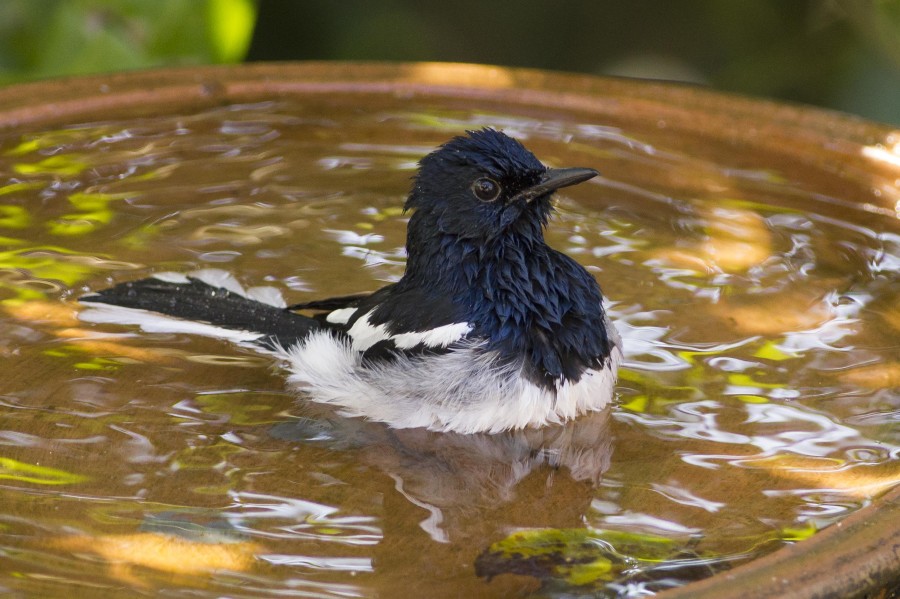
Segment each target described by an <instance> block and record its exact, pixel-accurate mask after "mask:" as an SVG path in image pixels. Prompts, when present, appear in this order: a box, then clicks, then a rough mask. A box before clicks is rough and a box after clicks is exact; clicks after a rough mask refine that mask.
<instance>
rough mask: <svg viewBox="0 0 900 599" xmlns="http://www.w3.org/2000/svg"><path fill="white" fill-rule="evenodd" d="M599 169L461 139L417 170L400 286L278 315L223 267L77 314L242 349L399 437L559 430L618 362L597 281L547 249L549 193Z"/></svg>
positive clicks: (270, 301)
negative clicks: (277, 362) (276, 360)
mask: <svg viewBox="0 0 900 599" xmlns="http://www.w3.org/2000/svg"><path fill="white" fill-rule="evenodd" d="M596 175H597V172H596V171H594V170H592V169H587V168H563V169H555V168H547V167H545V166H544V165H543V164H541V162H540V161H538V159H537V158H535V156H534V155H533V154H532V153H531V152H529V151H528V150H527V149H525V147H524V146H522V144H520V143H519V142H518V141H516V140H514V139H512V138H510V137H508V136H507V135H505V134H503V133H501V132H499V131H496V130H494V129H482V130H479V131H469V132H468V134H467V135H465V136H460V137H456V138H454V139H452V140H450V141H449V142H447V143H446V144H444V145H443V146H441V147H439V148H438V149H437V150H435V151H433V152H432V153H430V154H428V155H427V156H425V157H424V158H423V159H422V160H421V161H420V162H419V170H418V172H417V174H416V176H415V178H414V184H413V187H412V191H411V192H410V194H409V197H408V199H407V201H406V205H405V210H407V211H411V212H412V215H411V218H410V220H409V224H408V228H407V241H406V250H407V255H408V259H407V263H406V271H405V273H404V275H403V277H402V278H401V279H400V281H398V282H397V283H394V284H391V285H388V286H386V287H383V288H381V289H379V290H378V291H375V292H374V293H368V294H360V295H351V296H345V297H336V298H331V299H324V300H316V301H311V302H306V303H303V304H295V305H292V306H287V305H285V303H284V301H283V300H282V299H281V297H280V294H279V293H278V292H277V291H276V290H274V289H272V288H255V289H250V290H247V291H245V290H244V289H243V288H242V287H241V286H240V285H239V284H238V283H237V281H236V280H235V279H234V278H233V277H231V276H230V275H228V274H227V273H224V272H222V271H213V270H206V271H199V272H197V273H193V274H191V275H187V276H186V275H181V274H175V273H160V274H157V275H155V276H153V277H151V278H148V279H143V280H140V281H134V282H128V283H122V284H119V285H116V286H115V287H112V288H110V289H106V290H104V291H100V292H99V293H95V294H91V295H87V296H84V297H82V298H81V301H83V302H97V303H101V304H108V305H107V306H104V308H105V309H104V310H96V309H95V310H87V311H85V312H82V319H84V320H89V321H93V322H119V323H122V322H131V323H137V324H141V325H142V326H143V328H144V329H146V330H150V331H179V332H181V331H184V332H193V333H198V334H205V335H212V336H219V337H226V338H229V339H232V340H235V341H239V342H249V343H252V344H254V345H255V346H257V347H258V348H260V349H262V350H265V351H268V352H271V353H275V354H276V355H277V356H279V357H280V358H281V359H282V360H284V361H285V362H286V363H287V367H288V369H289V370H290V381H291V383H293V384H294V385H296V386H297V387H298V388H299V389H301V390H303V391H305V392H308V393H309V395H310V398H311V399H313V400H314V401H320V402H325V403H331V404H335V405H337V406H339V407H340V409H341V412H342V413H344V414H346V415H352V416H364V417H367V418H370V419H373V420H379V421H382V422H386V423H388V424H389V425H391V426H394V427H398V428H407V427H427V428H429V429H432V430H438V431H455V432H460V433H474V432H498V431H502V430H507V429H513V428H522V427H526V426H538V425H543V424H547V423H555V422H561V421H564V420H567V419H570V418H574V417H576V416H577V415H579V414H581V413H584V412H587V411H590V410H599V409H601V408H603V407H604V406H606V405H607V404H608V403H609V401H610V399H611V397H612V393H613V387H614V384H615V378H616V371H617V369H618V366H619V363H620V362H621V360H622V352H621V343H620V340H619V336H618V334H617V333H616V331H615V329H614V327H613V325H612V324H611V323H610V321H609V319H608V317H607V315H606V313H605V311H604V308H603V305H602V296H601V294H600V288H599V286H598V285H597V282H596V281H595V280H594V278H593V277H592V276H591V275H590V274H589V273H588V272H587V271H586V270H585V269H584V268H583V267H582V266H581V265H579V264H578V263H577V262H575V261H574V260H573V259H571V258H569V257H568V256H566V255H565V254H562V253H560V252H558V251H556V250H554V249H552V248H551V247H549V246H548V245H547V244H546V242H545V241H544V227H545V226H546V225H547V221H548V219H549V217H550V214H551V212H552V211H553V205H552V203H551V197H552V195H553V192H554V191H555V190H557V189H559V188H561V187H566V186H569V185H575V184H576V183H580V182H582V181H586V180H588V179H590V178H592V177H594V176H596ZM298 311H306V312H308V313H311V314H312V316H306V315H302V314H299V313H298ZM154 313H155V314H154ZM160 315H166V316H169V317H176V318H165V317H163V316H160Z"/></svg>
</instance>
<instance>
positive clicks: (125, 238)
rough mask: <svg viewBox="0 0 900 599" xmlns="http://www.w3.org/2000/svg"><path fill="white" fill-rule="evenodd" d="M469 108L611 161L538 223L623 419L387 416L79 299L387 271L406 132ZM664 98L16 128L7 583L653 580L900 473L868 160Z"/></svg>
mask: <svg viewBox="0 0 900 599" xmlns="http://www.w3.org/2000/svg"><path fill="white" fill-rule="evenodd" d="M484 125H492V126H496V127H500V128H503V129H505V130H506V131H507V132H510V133H512V134H515V135H517V136H520V137H521V138H523V140H524V141H525V143H526V145H528V146H529V148H531V149H532V150H533V151H534V152H535V153H536V154H537V155H538V157H540V158H541V159H542V160H544V161H545V162H546V163H548V164H551V165H552V166H590V167H595V168H597V169H599V170H600V171H601V172H602V174H603V176H602V177H601V178H597V179H595V180H592V181H590V182H588V183H586V184H582V185H580V186H577V187H572V188H567V189H565V190H564V193H562V194H560V198H559V206H558V208H559V211H558V213H557V216H556V217H555V219H554V220H553V222H552V223H551V227H550V229H549V231H548V239H549V241H550V243H551V244H552V245H554V246H555V247H557V248H559V249H562V250H564V251H566V252H567V253H569V254H570V255H572V256H573V257H575V258H576V259H578V260H579V261H580V262H582V263H583V264H585V265H586V266H587V267H588V268H589V269H591V270H592V272H594V273H595V274H596V276H597V278H598V280H599V281H600V282H601V285H602V287H603V289H604V292H605V294H606V295H607V296H608V297H609V298H610V300H611V302H612V303H611V309H610V312H611V314H612V316H613V318H614V320H615V321H616V322H617V323H618V327H619V329H620V331H621V332H622V333H623V336H624V337H625V339H626V344H627V346H626V347H627V354H628V356H627V357H628V362H627V365H626V367H625V368H624V369H623V371H622V372H621V376H620V384H619V388H618V395H619V398H618V405H617V406H616V407H615V408H614V409H613V410H612V411H611V412H610V413H602V414H595V415H592V416H590V417H587V418H583V419H581V420H579V421H577V422H575V423H571V424H569V425H568V426H565V427H550V428H548V429H545V430H529V431H524V432H518V433H509V434H504V435H494V436H487V435H472V436H460V435H453V434H435V433H428V432H424V431H418V430H406V431H392V430H390V429H387V428H386V427H384V426H382V425H380V424H376V423H366V422H363V421H360V420H354V419H343V418H340V417H339V416H336V415H335V414H333V413H331V412H329V411H328V409H327V408H324V407H321V406H315V405H310V404H309V403H307V402H304V401H302V400H300V401H298V399H297V398H296V397H294V396H292V395H291V393H290V392H289V391H288V390H287V388H286V386H285V384H284V378H283V373H282V372H280V371H279V370H278V369H277V368H276V367H275V365H273V363H272V362H271V361H270V360H269V359H268V358H266V357H261V356H259V355H256V354H254V353H252V352H251V351H250V350H248V349H245V348H241V347H235V346H232V345H228V344H225V343H220V342H217V341H213V340H208V339H198V338H193V337H187V336H180V335H168V334H147V333H141V332H139V331H136V330H134V329H128V328H125V327H115V326H110V325H88V324H85V323H81V322H79V320H78V319H77V312H78V311H79V310H80V309H81V307H80V306H79V305H78V304H77V302H76V301H75V300H76V298H77V297H78V296H79V295H80V294H82V293H84V292H87V291H89V290H96V289H100V288H102V287H105V286H108V285H110V284H111V283H113V282H121V281H124V280H129V279H135V278H139V277H142V276H146V275H148V274H150V273H152V272H155V271H161V270H174V271H182V272H187V271H190V270H193V269H196V268H201V267H215V268H224V269H227V270H229V271H232V272H234V273H237V274H238V276H239V278H240V279H241V281H242V282H244V283H245V284H248V285H259V284H269V285H274V286H276V287H279V288H281V289H283V290H284V291H285V294H286V295H287V296H288V298H289V300H290V301H295V302H300V301H305V300H307V299H311V298H314V297H321V296H328V295H341V294H349V293H356V292H362V291H367V290H372V289H375V288H377V287H378V286H380V285H382V284H384V283H385V282H387V281H395V280H397V279H398V278H399V277H400V276H401V274H402V272H403V262H404V252H403V242H404V235H405V218H406V217H405V216H404V215H403V214H402V212H401V210H400V207H401V206H402V202H403V199H404V197H405V193H406V191H407V190H408V188H409V178H410V176H411V175H412V173H413V170H414V168H415V162H416V160H417V159H418V158H419V157H421V156H422V155H424V154H425V153H427V152H428V151H430V150H431V149H433V147H434V146H435V145H436V144H438V143H440V142H442V141H445V140H446V139H448V138H449V137H450V136H452V135H455V134H458V133H460V132H461V131H462V130H464V129H466V128H476V127H480V126H484ZM664 125H665V124H664V123H658V124H653V125H652V126H647V127H641V128H636V127H634V126H633V125H630V126H627V124H622V123H606V124H603V125H599V124H596V123H587V122H582V121H579V119H578V118H577V117H576V116H573V115H569V116H562V117H561V116H560V115H559V114H556V115H548V114H543V113H540V111H534V112H533V113H528V112H527V111H524V110H523V111H522V112H520V113H516V114H509V113H508V112H502V113H501V112H500V109H499V108H498V112H496V113H491V112H484V111H482V112H476V111H472V110H469V109H466V108H465V107H464V106H457V105H455V104H454V102H452V101H447V102H446V104H445V105H437V106H435V105H434V103H433V102H432V103H431V104H430V105H428V106H424V105H419V104H418V103H417V101H416V100H414V99H412V100H410V99H406V100H402V101H398V100H384V99H378V98H372V99H371V101H369V99H367V103H366V105H365V109H360V108H359V104H358V99H355V98H342V97H340V96H338V97H333V98H331V99H330V101H329V103H328V104H327V105H324V104H322V103H321V101H320V100H310V101H308V102H302V103H301V102H293V101H285V102H269V103H259V104H250V105H236V106H226V107H221V108H216V109H212V110H207V111H205V112H201V113H198V114H192V115H189V116H178V117H159V118H146V119H130V120H128V121H108V122H100V123H88V124H84V125H79V126H74V127H69V128H63V129H56V130H50V131H35V132H32V133H27V134H21V133H17V134H9V133H7V134H5V135H4V136H3V137H0V173H3V180H2V185H0V330H2V331H3V334H2V335H0V356H2V357H3V360H4V365H5V368H4V374H5V376H4V377H3V380H0V505H2V506H3V509H2V510H0V512H2V513H0V591H9V592H13V593H22V594H27V595H34V596H53V595H58V594H61V593H66V594H68V595H70V596H76V597H81V596H84V597H95V596H97V595H98V593H100V594H103V595H104V596H116V595H122V596H132V595H133V594H134V592H136V591H141V592H145V593H148V594H161V595H162V594H165V595H167V596H192V597H197V596H200V597H207V596H209V597H214V596H223V595H227V596H230V597H257V596H273V595H280V596H301V597H356V596H360V597H372V596H382V597H393V596H410V597H414V596H429V597H441V596H453V597H455V596H465V595H469V596H485V595H489V596H524V595H536V596H543V597H572V596H579V595H591V596H596V594H597V593H601V594H606V595H608V596H641V595H642V594H645V593H647V592H651V591H659V590H663V589H665V588H668V587H670V586H674V585H680V584H684V583H686V582H689V581H691V580H694V579H697V578H701V577H704V576H708V575H709V574H711V573H713V572H716V571H719V570H723V569H727V568H730V567H733V566H734V565H737V564H740V563H743V562H744V561H746V560H748V559H751V558H753V557H756V556H759V555H762V554H764V553H767V552H770V551H773V550H775V549H777V548H779V547H781V546H783V545H784V544H785V543H790V542H794V541H797V540H801V539H803V538H806V537H808V536H810V535H812V534H814V533H815V531H816V530H819V529H821V528H822V527H824V526H827V525H828V524H831V523H833V522H835V521H837V520H840V519H841V518H843V517H844V516H846V515H847V514H849V513H851V512H852V511H854V510H856V509H858V508H860V507H862V506H864V505H866V504H867V503H869V502H870V501H871V499H872V498H873V497H876V496H877V495H879V494H880V493H882V492H884V491H886V490H887V489H888V488H890V487H891V486H892V485H894V484H897V483H898V482H900V451H898V447H900V432H898V431H900V427H898V426H897V423H898V420H900V400H898V387H900V351H898V341H897V339H898V331H900V311H898V306H900V297H898V296H900V286H898V284H897V276H896V273H897V267H898V265H900V227H898V225H897V221H896V219H895V218H894V217H893V216H892V215H891V214H890V212H888V211H886V210H884V209H881V208H878V207H877V206H874V207H873V205H872V204H869V203H867V202H870V201H871V190H870V184H869V182H867V181H862V180H859V181H857V180H853V179H852V178H851V179H848V178H847V177H843V178H842V175H841V174H840V173H838V172H835V171H834V170H828V169H817V168H815V167H814V166H810V165H808V164H804V163H802V161H791V160H785V159H784V158H783V157H780V156H773V155H767V154H764V153H761V152H753V151H750V150H746V149H742V148H736V147H730V146H725V145H722V144H717V143H716V142H713V141H710V140H704V139H691V138H685V136H684V135H683V134H675V133H670V132H669V131H668V130H667V129H666V128H665V126H664Z"/></svg>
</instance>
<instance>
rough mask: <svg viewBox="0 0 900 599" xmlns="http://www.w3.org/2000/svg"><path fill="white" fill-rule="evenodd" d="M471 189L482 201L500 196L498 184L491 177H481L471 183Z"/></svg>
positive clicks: (489, 200)
mask: <svg viewBox="0 0 900 599" xmlns="http://www.w3.org/2000/svg"><path fill="white" fill-rule="evenodd" d="M472 191H474V192H475V197H477V198H478V199H479V200H481V201H482V202H493V201H494V200H496V199H497V198H498V197H500V184H499V183H497V182H496V181H494V180H493V179H488V178H487V177H481V178H480V179H476V181H475V183H473V184H472Z"/></svg>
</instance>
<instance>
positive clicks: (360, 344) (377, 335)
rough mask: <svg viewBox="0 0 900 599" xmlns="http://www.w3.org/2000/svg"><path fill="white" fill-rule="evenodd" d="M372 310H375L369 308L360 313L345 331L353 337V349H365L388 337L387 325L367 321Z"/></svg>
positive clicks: (359, 350)
mask: <svg viewBox="0 0 900 599" xmlns="http://www.w3.org/2000/svg"><path fill="white" fill-rule="evenodd" d="M374 311H375V310H371V311H370V312H368V313H367V314H364V315H362V316H361V317H360V318H359V319H357V321H356V322H354V323H353V326H352V327H350V330H349V331H347V334H348V335H350V338H351V339H353V349H354V351H358V352H363V351H366V350H367V349H369V348H370V347H372V346H373V345H375V344H376V343H378V342H379V341H384V340H385V339H389V338H390V334H389V333H388V332H387V325H385V324H379V325H373V324H372V323H370V322H369V317H370V316H371V315H372V312H374Z"/></svg>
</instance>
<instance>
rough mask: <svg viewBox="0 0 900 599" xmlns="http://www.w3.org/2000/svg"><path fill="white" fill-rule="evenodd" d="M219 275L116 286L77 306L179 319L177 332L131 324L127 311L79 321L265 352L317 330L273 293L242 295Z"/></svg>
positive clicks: (84, 316)
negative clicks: (242, 344)
mask: <svg viewBox="0 0 900 599" xmlns="http://www.w3.org/2000/svg"><path fill="white" fill-rule="evenodd" d="M220 272H221V271H201V272H200V273H194V276H191V275H189V276H185V275H179V274H174V273H163V274H160V275H156V276H153V277H150V278H147V279H141V280H139V281H129V282H127V283H120V284H118V285H116V286H114V287H110V288H109V289H104V290H103V291H99V292H97V293H93V294H90V295H85V296H83V297H81V298H80V300H79V301H82V302H87V303H99V304H108V305H111V306H116V307H119V308H128V309H130V310H142V311H145V312H155V313H158V314H162V315H165V316H170V317H174V318H177V319H181V322H182V323H183V326H181V327H180V328H179V327H177V326H172V325H171V323H170V325H168V326H162V325H160V323H159V322H156V323H155V324H154V323H153V318H154V317H152V316H150V317H149V318H146V317H141V318H130V317H129V316H128V315H127V314H126V311H121V310H116V311H115V312H114V313H113V312H109V313H108V314H107V315H105V316H104V315H100V314H93V315H92V314H85V313H82V319H84V320H91V321H95V322H122V323H126V322H129V323H134V324H142V325H148V324H149V325H150V326H145V327H144V328H147V329H150V330H157V331H160V330H183V331H185V332H192V333H198V334H203V335H207V336H215V337H225V338H228V339H232V340H237V341H253V342H254V343H257V344H260V345H263V346H265V347H269V348H274V347H278V346H281V347H289V346H290V345H293V344H295V343H297V342H298V341H301V340H303V339H305V338H306V337H308V336H309V334H310V333H312V332H313V331H315V330H319V329H321V328H322V325H321V324H320V323H319V322H317V321H316V320H313V319H312V318H309V317H307V316H303V315H301V314H296V313H293V312H290V311H288V310H286V309H285V307H284V302H283V300H282V299H281V297H280V295H279V294H277V292H275V291H274V290H272V289H270V288H257V289H250V290H249V291H247V292H245V291H244V290H243V288H242V287H240V285H239V284H238V283H237V281H235V280H234V279H233V278H230V277H227V276H225V275H222V274H220ZM148 316H149V315H148ZM169 320H170V321H171V319H169ZM198 323H200V324H199V325H198ZM216 331H221V333H217V332H216Z"/></svg>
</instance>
